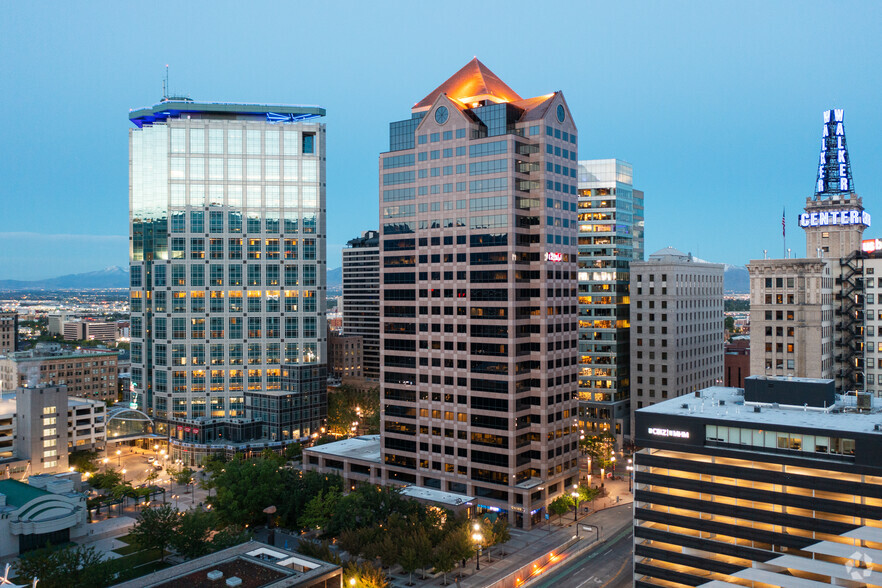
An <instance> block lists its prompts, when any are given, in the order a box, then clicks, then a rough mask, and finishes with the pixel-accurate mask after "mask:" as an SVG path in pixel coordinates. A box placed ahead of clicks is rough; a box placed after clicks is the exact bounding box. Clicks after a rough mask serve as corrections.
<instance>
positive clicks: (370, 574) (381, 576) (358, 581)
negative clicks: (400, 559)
mask: <svg viewBox="0 0 882 588" xmlns="http://www.w3.org/2000/svg"><path fill="white" fill-rule="evenodd" d="M343 577H344V578H355V584H352V586H355V588H386V587H387V586H388V585H389V581H388V580H386V574H385V573H384V572H383V570H381V569H379V568H377V567H376V566H374V565H373V564H371V563H370V562H363V563H360V564H359V563H356V562H349V563H348V564H346V567H345V568H344V569H343Z"/></svg>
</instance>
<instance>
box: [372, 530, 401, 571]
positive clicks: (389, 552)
mask: <svg viewBox="0 0 882 588" xmlns="http://www.w3.org/2000/svg"><path fill="white" fill-rule="evenodd" d="M376 550H377V556H378V557H379V558H380V561H381V562H382V564H383V567H384V568H390V567H392V566H394V565H395V564H396V563H398V556H399V553H400V548H399V545H398V541H396V540H395V539H394V538H393V537H392V535H391V534H389V533H385V534H384V535H383V538H382V539H381V540H380V542H379V543H377V544H376Z"/></svg>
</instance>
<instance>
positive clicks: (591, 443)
mask: <svg viewBox="0 0 882 588" xmlns="http://www.w3.org/2000/svg"><path fill="white" fill-rule="evenodd" d="M615 442H616V440H615V437H613V436H612V435H611V434H610V433H609V432H608V431H604V432H602V433H600V434H599V435H586V436H585V438H584V439H582V440H581V441H580V442H579V445H580V446H581V448H582V451H583V452H584V453H586V454H587V455H588V456H589V457H590V458H591V464H592V467H594V466H600V467H602V468H608V467H609V466H610V464H611V461H610V458H611V457H612V454H613V451H614V449H615Z"/></svg>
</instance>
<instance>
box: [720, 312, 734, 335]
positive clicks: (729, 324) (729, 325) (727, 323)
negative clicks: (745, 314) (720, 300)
mask: <svg viewBox="0 0 882 588" xmlns="http://www.w3.org/2000/svg"><path fill="white" fill-rule="evenodd" d="M723 326H724V327H725V328H726V330H727V331H729V332H730V333H734V332H735V317H731V316H727V317H726V319H725V320H724V321H723Z"/></svg>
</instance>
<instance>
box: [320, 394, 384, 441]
mask: <svg viewBox="0 0 882 588" xmlns="http://www.w3.org/2000/svg"><path fill="white" fill-rule="evenodd" d="M354 422H358V424H359V428H365V429H367V431H368V432H369V433H379V432H380V390H379V388H371V389H370V390H364V389H360V388H356V387H353V386H340V387H339V388H336V389H334V390H332V391H330V392H329V393H328V432H330V433H331V434H332V435H349V434H350V433H351V431H352V423H354Z"/></svg>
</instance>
